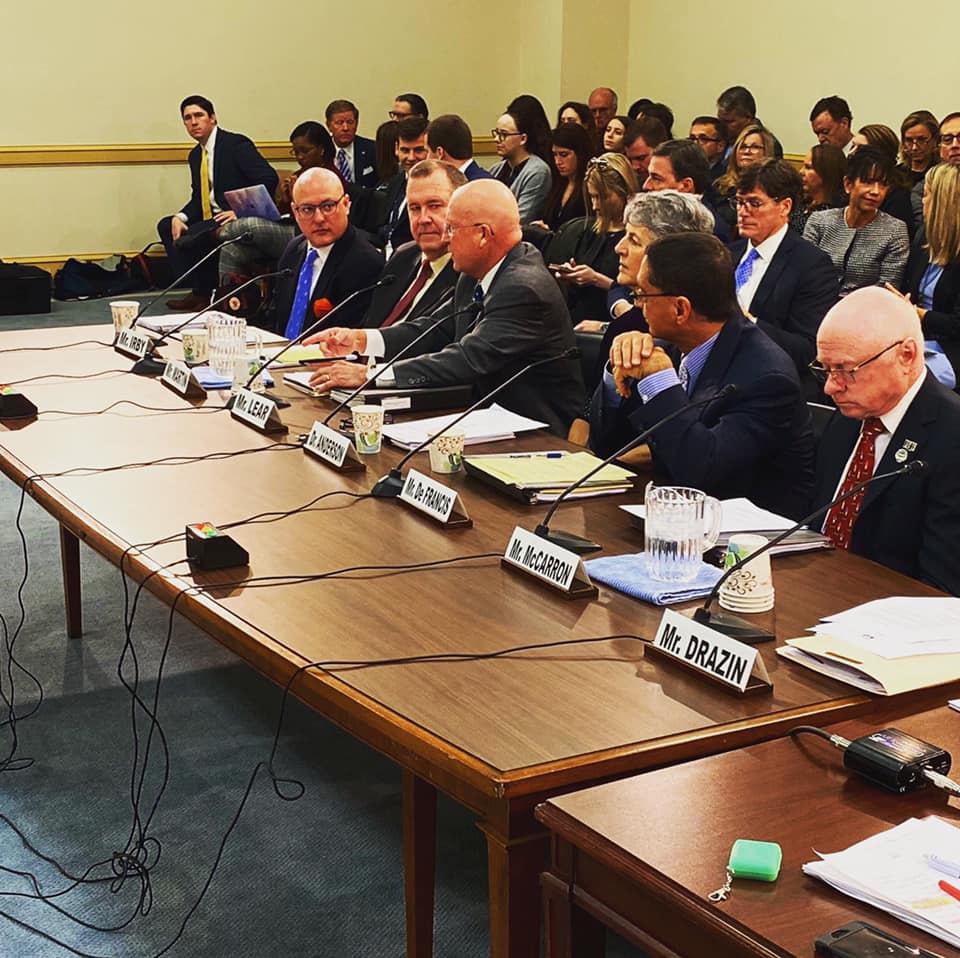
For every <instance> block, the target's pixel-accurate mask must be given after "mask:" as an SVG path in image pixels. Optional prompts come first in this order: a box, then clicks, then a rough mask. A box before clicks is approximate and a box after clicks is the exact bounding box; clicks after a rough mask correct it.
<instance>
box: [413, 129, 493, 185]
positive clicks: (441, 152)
mask: <svg viewBox="0 0 960 958" xmlns="http://www.w3.org/2000/svg"><path fill="white" fill-rule="evenodd" d="M427 149H428V150H429V151H430V158H431V159H433V160H443V162H444V163H449V164H451V165H452V166H455V167H456V168H457V169H458V170H459V171H460V172H461V173H462V174H463V175H464V176H465V177H466V178H467V179H468V180H483V179H487V178H488V177H489V176H490V174H489V173H488V172H487V171H486V170H485V169H484V168H483V167H482V166H480V165H479V164H478V163H477V161H476V160H475V159H474V158H473V133H471V132H470V127H469V126H467V123H466V121H465V120H464V119H463V118H462V117H459V116H457V115H456V114H455V113H445V114H444V115H443V116H438V117H437V118H436V119H434V120H431V121H430V125H429V126H428V127H427Z"/></svg>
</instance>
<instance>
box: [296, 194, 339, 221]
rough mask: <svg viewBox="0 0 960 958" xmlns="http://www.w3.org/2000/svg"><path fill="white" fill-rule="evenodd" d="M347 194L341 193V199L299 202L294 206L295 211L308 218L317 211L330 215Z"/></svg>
mask: <svg viewBox="0 0 960 958" xmlns="http://www.w3.org/2000/svg"><path fill="white" fill-rule="evenodd" d="M346 195H347V194H346V193H341V194H340V199H339V200H324V201H323V202H322V203H298V204H297V205H295V206H294V207H293V212H294V213H297V214H298V215H299V216H304V217H306V218H307V219H309V218H310V217H311V216H313V215H314V214H315V213H317V212H320V213H323V215H324V216H329V215H330V214H331V213H332V212H333V211H334V210H335V209H336V208H337V207H338V206H339V205H340V203H341V202H342V201H343V198H344V196H346Z"/></svg>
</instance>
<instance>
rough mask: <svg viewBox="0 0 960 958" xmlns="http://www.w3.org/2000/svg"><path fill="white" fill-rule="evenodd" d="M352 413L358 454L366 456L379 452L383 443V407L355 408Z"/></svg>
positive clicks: (351, 410)
mask: <svg viewBox="0 0 960 958" xmlns="http://www.w3.org/2000/svg"><path fill="white" fill-rule="evenodd" d="M350 412H351V413H352V415H353V435H354V445H356V447H357V452H359V453H361V454H363V455H365V456H369V455H372V454H374V453H377V452H379V451H380V444H381V442H382V441H383V407H382V406H353V407H352V408H351V409H350Z"/></svg>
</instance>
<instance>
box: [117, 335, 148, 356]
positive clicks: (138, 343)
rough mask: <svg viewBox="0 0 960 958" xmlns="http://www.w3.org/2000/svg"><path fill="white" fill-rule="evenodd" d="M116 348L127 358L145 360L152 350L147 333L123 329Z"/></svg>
mask: <svg viewBox="0 0 960 958" xmlns="http://www.w3.org/2000/svg"><path fill="white" fill-rule="evenodd" d="M114 348H115V349H116V350H117V351H118V352H121V353H123V354H124V355H126V356H131V357H133V358H134V359H143V357H144V356H146V355H147V350H148V349H149V348H150V337H149V336H147V335H146V334H145V333H138V332H137V331H136V330H135V329H130V328H129V327H127V328H126V329H121V330H120V332H119V333H118V334H117V341H116V343H115V344H114Z"/></svg>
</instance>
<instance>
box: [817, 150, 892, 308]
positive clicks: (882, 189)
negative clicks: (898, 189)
mask: <svg viewBox="0 0 960 958" xmlns="http://www.w3.org/2000/svg"><path fill="white" fill-rule="evenodd" d="M894 166H895V164H894V161H893V158H892V157H891V156H890V155H889V154H887V153H885V152H883V151H881V150H878V149H876V148H875V147H872V146H861V147H860V148H859V149H858V150H857V151H856V153H855V154H854V155H853V156H851V157H850V159H849V160H848V162H847V175H846V176H845V177H844V179H843V186H844V189H845V190H846V191H847V193H848V194H849V197H850V199H849V202H848V204H847V206H846V208H845V209H842V210H820V211H819V212H817V213H811V214H810V218H809V219H808V220H807V225H806V228H805V229H804V231H803V238H804V239H806V240H809V241H810V242H811V243H814V244H816V245H817V246H819V247H820V248H821V249H822V250H825V251H826V252H827V254H828V255H829V256H830V259H831V260H832V261H833V265H834V266H835V267H836V268H837V272H838V273H839V274H840V295H841V296H846V295H847V293H850V292H852V291H853V290H855V289H859V288H860V287H861V286H874V285H878V284H879V285H883V284H884V283H889V284H890V285H892V286H899V285H900V281H901V280H902V279H903V270H904V267H905V266H906V265H907V256H908V254H909V252H910V240H909V238H908V236H907V227H906V225H905V224H904V223H903V221H902V220H899V219H897V218H896V217H894V216H890V215H889V214H887V213H883V212H881V210H880V206H881V205H882V203H883V201H884V200H885V199H886V196H887V192H888V191H889V189H890V181H891V179H893V177H894Z"/></svg>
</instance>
